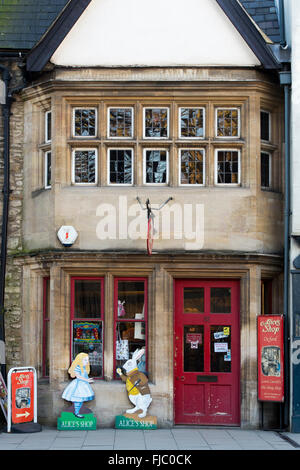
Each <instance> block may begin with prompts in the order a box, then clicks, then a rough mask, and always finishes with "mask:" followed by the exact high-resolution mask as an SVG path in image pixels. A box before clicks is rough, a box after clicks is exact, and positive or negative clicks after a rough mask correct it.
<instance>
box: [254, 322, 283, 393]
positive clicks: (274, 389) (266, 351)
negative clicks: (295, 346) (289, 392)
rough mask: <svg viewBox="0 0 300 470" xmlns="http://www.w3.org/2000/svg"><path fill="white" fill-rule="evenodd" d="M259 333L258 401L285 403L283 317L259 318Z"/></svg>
mask: <svg viewBox="0 0 300 470" xmlns="http://www.w3.org/2000/svg"><path fill="white" fill-rule="evenodd" d="M257 333H258V338H257V344H258V400H260V401H272V402H283V401H284V370H283V364H284V363H283V316H282V315H261V316H259V317H258V321H257Z"/></svg>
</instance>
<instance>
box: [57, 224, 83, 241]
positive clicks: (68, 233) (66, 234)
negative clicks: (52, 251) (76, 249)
mask: <svg viewBox="0 0 300 470" xmlns="http://www.w3.org/2000/svg"><path fill="white" fill-rule="evenodd" d="M57 237H58V239H59V241H60V243H61V244H62V245H64V246H71V245H73V243H75V241H76V239H77V237H78V233H77V232H76V230H75V228H74V227H72V226H71V225H62V226H61V227H60V229H59V230H58V232H57Z"/></svg>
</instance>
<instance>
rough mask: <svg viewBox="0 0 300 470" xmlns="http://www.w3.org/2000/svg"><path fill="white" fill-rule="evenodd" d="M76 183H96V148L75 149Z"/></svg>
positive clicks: (74, 176) (74, 179)
mask: <svg viewBox="0 0 300 470" xmlns="http://www.w3.org/2000/svg"><path fill="white" fill-rule="evenodd" d="M73 158H74V163H73V165H74V174H73V181H74V183H96V164H97V162H96V150H75V151H74V157H73Z"/></svg>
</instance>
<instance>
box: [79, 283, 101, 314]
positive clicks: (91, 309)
mask: <svg viewBox="0 0 300 470" xmlns="http://www.w3.org/2000/svg"><path fill="white" fill-rule="evenodd" d="M74 289H75V293H74V294H75V299H74V318H100V317H101V281H100V280H86V279H83V280H75V287H74Z"/></svg>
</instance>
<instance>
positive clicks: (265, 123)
mask: <svg viewBox="0 0 300 470" xmlns="http://www.w3.org/2000/svg"><path fill="white" fill-rule="evenodd" d="M260 138H261V140H265V141H266V142H269V141H270V140H271V116H270V113H268V112H267V111H261V112H260Z"/></svg>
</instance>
